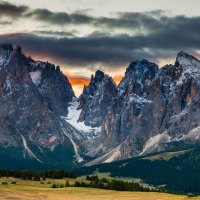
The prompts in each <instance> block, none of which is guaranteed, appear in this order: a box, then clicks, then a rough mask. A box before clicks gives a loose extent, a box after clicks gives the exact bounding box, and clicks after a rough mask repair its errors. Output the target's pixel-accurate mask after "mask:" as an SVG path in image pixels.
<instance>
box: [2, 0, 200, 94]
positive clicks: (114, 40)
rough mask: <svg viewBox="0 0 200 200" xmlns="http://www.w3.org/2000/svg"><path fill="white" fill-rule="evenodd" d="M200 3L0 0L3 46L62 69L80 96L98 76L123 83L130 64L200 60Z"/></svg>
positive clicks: (178, 0) (195, 0)
mask: <svg viewBox="0 0 200 200" xmlns="http://www.w3.org/2000/svg"><path fill="white" fill-rule="evenodd" d="M199 8H200V1H199V0H190V1H188V0H185V1H183V0H167V1H166V0H123V1H121V0H48V1H42V0H7V1H1V0H0V43H12V44H14V45H16V44H18V45H21V46H22V48H23V51H24V53H25V54H27V55H31V57H33V58H34V59H38V60H44V61H47V60H48V61H50V62H53V63H54V64H56V65H60V66H61V68H62V71H63V72H64V74H66V75H67V76H68V78H69V79H70V82H71V83H72V85H73V87H74V89H75V92H76V94H77V95H78V94H80V92H81V90H82V87H83V85H84V84H88V81H89V78H90V76H91V74H92V73H94V72H95V71H96V70H97V69H100V70H103V71H105V72H106V73H108V74H109V75H110V76H112V77H113V78H114V80H115V81H116V83H118V82H119V80H120V79H121V77H122V76H123V74H124V71H125V69H126V67H127V65H128V64H129V63H130V62H131V61H133V60H137V59H142V58H145V59H149V60H150V61H153V62H156V63H157V64H159V65H160V67H161V66H163V65H164V64H166V63H173V62H174V59H175V57H176V54H177V52H178V51H181V50H184V51H186V52H188V53H190V54H193V55H194V56H197V57H198V58H200V14H199V13H200V12H199Z"/></svg>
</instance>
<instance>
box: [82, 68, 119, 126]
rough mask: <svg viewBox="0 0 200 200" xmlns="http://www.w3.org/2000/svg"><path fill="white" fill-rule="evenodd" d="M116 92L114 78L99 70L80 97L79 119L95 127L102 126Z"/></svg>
mask: <svg viewBox="0 0 200 200" xmlns="http://www.w3.org/2000/svg"><path fill="white" fill-rule="evenodd" d="M116 94H117V88H116V85H115V83H114V81H113V79H112V78H111V77H109V76H108V75H106V74H104V73H103V72H102V71H100V70H97V71H96V73H95V76H92V77H91V80H90V83H89V85H88V86H85V87H84V90H83V93H82V94H81V96H80V97H79V102H80V106H79V108H80V109H82V111H81V114H80V117H79V120H80V121H84V122H85V124H87V125H90V126H93V127H95V126H98V127H99V126H101V124H102V122H103V120H104V118H105V117H106V113H107V111H108V108H109V106H110V105H111V103H112V100H113V97H114V96H116Z"/></svg>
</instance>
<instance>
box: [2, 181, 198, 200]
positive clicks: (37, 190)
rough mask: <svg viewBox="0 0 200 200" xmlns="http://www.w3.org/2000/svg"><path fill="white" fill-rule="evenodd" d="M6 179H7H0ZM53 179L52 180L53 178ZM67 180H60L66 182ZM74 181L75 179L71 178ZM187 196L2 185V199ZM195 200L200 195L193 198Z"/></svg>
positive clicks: (165, 199) (170, 199)
mask: <svg viewBox="0 0 200 200" xmlns="http://www.w3.org/2000/svg"><path fill="white" fill-rule="evenodd" d="M0 181H5V179H0ZM6 181H8V179H7V180H6ZM51 181H52V180H51ZM65 181H66V180H58V183H62V182H63V183H64V182H65ZM69 181H70V182H73V181H74V180H73V179H71V180H69ZM187 199H189V198H188V197H186V196H181V195H172V194H166V193H155V192H150V193H147V192H117V191H110V190H100V189H94V188H74V187H69V188H59V189H53V188H51V185H47V184H46V182H45V183H44V184H41V182H35V181H22V180H17V184H16V185H14V184H10V183H8V185H0V200H187ZM192 199H194V200H197V199H199V200H200V197H195V198H192Z"/></svg>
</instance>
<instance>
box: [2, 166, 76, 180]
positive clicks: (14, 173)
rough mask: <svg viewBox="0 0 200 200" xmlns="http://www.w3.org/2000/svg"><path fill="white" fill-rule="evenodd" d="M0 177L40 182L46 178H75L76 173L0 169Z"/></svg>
mask: <svg viewBox="0 0 200 200" xmlns="http://www.w3.org/2000/svg"><path fill="white" fill-rule="evenodd" d="M0 177H14V178H20V179H23V180H34V181H40V180H45V179H46V178H51V179H62V178H76V173H75V172H67V171H64V170H47V171H33V170H10V169H0Z"/></svg>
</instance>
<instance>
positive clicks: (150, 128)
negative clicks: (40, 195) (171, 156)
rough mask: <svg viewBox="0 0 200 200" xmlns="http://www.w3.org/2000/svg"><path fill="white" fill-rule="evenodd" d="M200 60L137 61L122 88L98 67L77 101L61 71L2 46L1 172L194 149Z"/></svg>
mask: <svg viewBox="0 0 200 200" xmlns="http://www.w3.org/2000/svg"><path fill="white" fill-rule="evenodd" d="M199 80H200V61H199V60H198V59H196V58H195V57H193V56H191V55H189V54H187V53H185V52H179V53H178V54H177V58H176V61H175V64H174V65H166V66H164V67H162V68H159V67H158V66H157V65H156V64H155V63H152V62H149V61H147V60H144V59H143V60H138V61H134V62H131V63H130V65H129V66H128V68H127V69H126V73H125V76H124V78H123V79H122V80H121V82H120V84H119V85H118V86H116V84H115V83H114V81H113V79H112V78H111V77H110V76H108V75H107V74H105V73H104V72H102V71H100V70H97V71H96V73H95V74H94V75H92V76H91V80H90V83H89V85H88V86H85V87H84V89H83V92H82V94H81V95H80V97H79V98H77V97H76V96H75V94H74V91H73V89H72V86H71V84H70V82H69V80H68V78H67V77H66V76H64V75H63V74H62V72H61V71H60V68H59V67H58V66H55V65H53V64H51V63H48V62H41V61H35V60H33V59H32V58H30V57H27V56H25V55H24V54H23V52H22V50H21V47H15V48H13V46H12V45H8V44H2V45H0V163H1V164H0V167H16V166H18V167H19V168H21V167H23V168H36V167H37V168H46V167H50V168H66V167H68V168H70V167H74V166H77V165H86V166H90V165H94V164H98V163H108V162H112V161H116V160H122V159H127V158H132V157H137V156H144V155H146V154H149V153H155V152H161V151H177V150H182V149H186V148H190V149H191V148H193V147H194V146H196V145H198V144H199V140H200V137H199V136H200V135H199V131H200V115H199V111H200V104H199V102H200V92H199V91H200V81H199Z"/></svg>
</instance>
